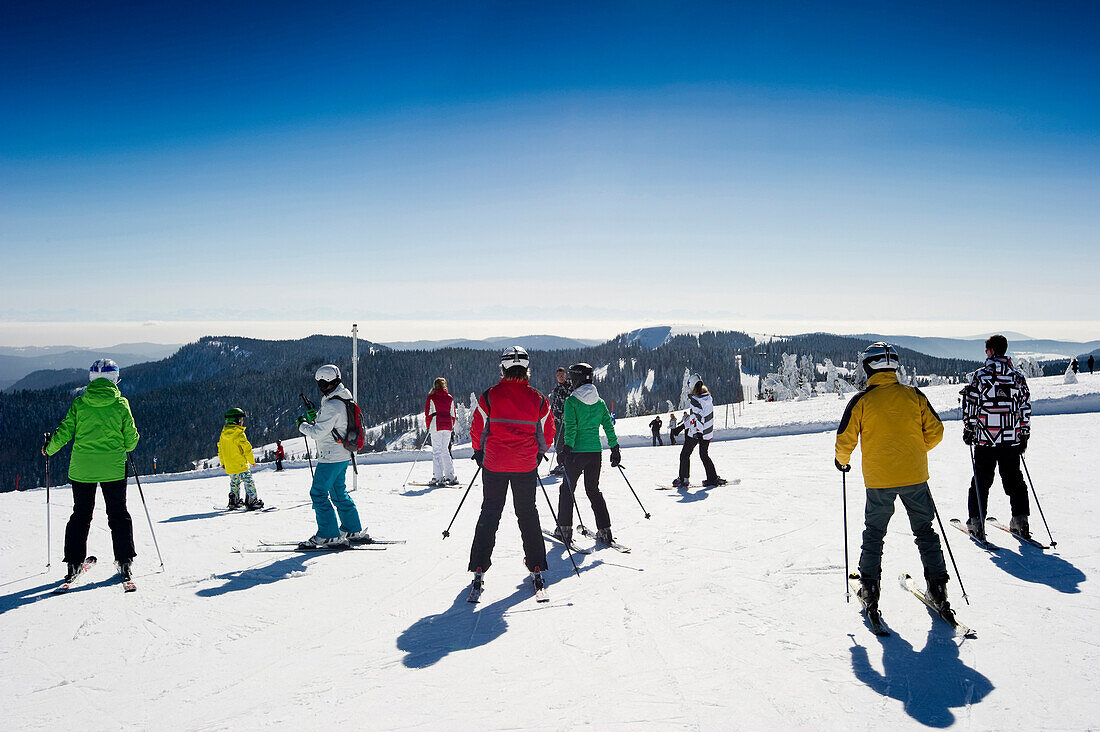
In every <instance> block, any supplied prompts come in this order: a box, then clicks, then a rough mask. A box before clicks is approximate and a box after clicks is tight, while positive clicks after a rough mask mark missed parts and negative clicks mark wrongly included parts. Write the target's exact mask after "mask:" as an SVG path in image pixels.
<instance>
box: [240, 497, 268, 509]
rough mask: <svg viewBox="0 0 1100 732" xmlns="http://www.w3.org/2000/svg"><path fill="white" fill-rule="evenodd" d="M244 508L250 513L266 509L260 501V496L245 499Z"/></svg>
mask: <svg viewBox="0 0 1100 732" xmlns="http://www.w3.org/2000/svg"><path fill="white" fill-rule="evenodd" d="M244 507H245V508H247V509H248V510H249V511H259V510H260V509H261V508H263V507H264V502H263V501H261V500H260V497H259V496H249V497H247V498H245V499H244Z"/></svg>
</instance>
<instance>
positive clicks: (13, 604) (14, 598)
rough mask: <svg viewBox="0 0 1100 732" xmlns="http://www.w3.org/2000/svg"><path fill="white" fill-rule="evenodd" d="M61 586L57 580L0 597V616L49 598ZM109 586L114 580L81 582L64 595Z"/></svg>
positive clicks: (115, 581) (115, 580)
mask: <svg viewBox="0 0 1100 732" xmlns="http://www.w3.org/2000/svg"><path fill="white" fill-rule="evenodd" d="M60 584H61V580H60V579H57V580H54V581H52V582H47V583H46V584H44V585H38V586H37V587H28V588H27V589H25V590H18V591H16V592H12V593H11V594H8V595H3V596H0V615H3V614H4V613H6V612H8V611H9V610H15V609H16V608H19V607H23V606H24V605H30V604H31V603H33V602H38V601H39V600H42V599H45V598H47V597H51V596H52V595H53V591H54V590H55V589H57V587H58V585H60ZM110 584H117V579H116V578H109V579H101V580H97V581H96V582H82V583H81V584H79V585H77V586H76V587H73V588H72V589H71V590H69V591H68V592H67V593H65V594H73V593H77V592H83V591H84V590H91V589H93V588H96V587H106V586H107V585H110Z"/></svg>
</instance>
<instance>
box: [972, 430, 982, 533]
mask: <svg viewBox="0 0 1100 732" xmlns="http://www.w3.org/2000/svg"><path fill="white" fill-rule="evenodd" d="M970 467H971V468H972V469H973V471H974V500H975V501H976V502H977V503H978V520H979V521H981V525H982V531H983V535H984V531H985V507H984V506H983V505H982V490H981V488H980V487H979V486H978V461H977V459H976V458H975V457H974V446H973V445H970Z"/></svg>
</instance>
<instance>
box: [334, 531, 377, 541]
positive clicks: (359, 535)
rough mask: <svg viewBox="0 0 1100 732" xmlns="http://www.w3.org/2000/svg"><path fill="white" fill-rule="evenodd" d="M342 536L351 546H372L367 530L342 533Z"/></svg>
mask: <svg viewBox="0 0 1100 732" xmlns="http://www.w3.org/2000/svg"><path fill="white" fill-rule="evenodd" d="M340 536H341V538H343V539H346V540H347V541H348V542H349V543H351V544H370V543H371V538H370V534H368V533H367V530H366V529H360V530H359V531H341V532H340Z"/></svg>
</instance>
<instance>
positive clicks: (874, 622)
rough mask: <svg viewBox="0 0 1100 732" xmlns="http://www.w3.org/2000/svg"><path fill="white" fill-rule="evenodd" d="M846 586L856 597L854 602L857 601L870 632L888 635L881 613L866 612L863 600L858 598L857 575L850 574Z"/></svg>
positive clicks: (888, 631)
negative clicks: (869, 626)
mask: <svg viewBox="0 0 1100 732" xmlns="http://www.w3.org/2000/svg"><path fill="white" fill-rule="evenodd" d="M848 586H849V587H850V588H852V594H853V595H855V596H856V600H858V601H859V605H860V608H861V609H862V610H863V615H864V617H866V618H867V622H868V623H869V624H870V625H871V632H872V633H874V634H875V635H878V636H884V637H885V636H888V635H890V630H889V628H887V627H886V623H884V622H883V620H882V613H881V612H879V611H878V610H877V609H876V610H874V611H871V612H868V611H867V603H865V602H864V601H863V598H862V597H860V596H859V589H860V582H859V574H858V573H856V572H852V573H851V574H849V575H848Z"/></svg>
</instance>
